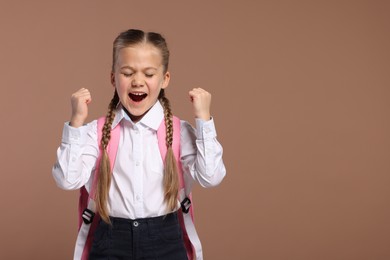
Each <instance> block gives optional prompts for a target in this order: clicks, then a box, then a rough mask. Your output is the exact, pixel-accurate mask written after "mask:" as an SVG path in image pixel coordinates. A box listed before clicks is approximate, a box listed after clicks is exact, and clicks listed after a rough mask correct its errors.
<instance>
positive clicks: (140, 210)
mask: <svg viewBox="0 0 390 260" xmlns="http://www.w3.org/2000/svg"><path fill="white" fill-rule="evenodd" d="M132 134H133V135H134V136H133V138H132V139H133V140H134V145H133V156H134V167H133V168H134V183H135V185H134V205H135V210H136V212H135V213H136V214H135V215H136V216H137V217H140V218H142V217H144V206H143V167H142V165H143V163H142V162H143V147H142V131H141V129H140V127H139V126H137V125H135V126H134V130H133V131H132Z"/></svg>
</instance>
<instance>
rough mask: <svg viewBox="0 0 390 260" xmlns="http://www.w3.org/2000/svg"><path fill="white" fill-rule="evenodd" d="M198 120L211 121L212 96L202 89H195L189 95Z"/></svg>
mask: <svg viewBox="0 0 390 260" xmlns="http://www.w3.org/2000/svg"><path fill="white" fill-rule="evenodd" d="M188 94H189V95H190V99H191V102H192V106H193V109H194V114H195V117H196V118H200V119H203V120H206V121H208V120H210V117H211V115H210V106H211V94H210V93H209V92H207V91H206V90H204V89H202V88H194V89H192V90H191V91H190V92H189V93H188Z"/></svg>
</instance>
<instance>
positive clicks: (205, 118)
mask: <svg viewBox="0 0 390 260" xmlns="http://www.w3.org/2000/svg"><path fill="white" fill-rule="evenodd" d="M195 117H196V118H198V119H202V120H204V121H209V120H210V119H211V115H210V113H204V114H201V115H197V116H195Z"/></svg>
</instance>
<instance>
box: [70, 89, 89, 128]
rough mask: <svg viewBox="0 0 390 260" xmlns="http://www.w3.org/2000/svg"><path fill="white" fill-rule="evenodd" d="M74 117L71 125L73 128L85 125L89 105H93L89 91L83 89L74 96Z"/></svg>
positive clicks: (72, 100)
mask: <svg viewBox="0 0 390 260" xmlns="http://www.w3.org/2000/svg"><path fill="white" fill-rule="evenodd" d="M70 100H71V104H72V117H71V119H70V125H71V126H73V127H80V126H82V125H83V124H84V122H85V120H86V119H87V116H88V104H90V103H91V101H92V98H91V93H89V90H88V89H85V88H81V89H79V90H78V91H77V92H75V93H73V94H72V97H71V99H70Z"/></svg>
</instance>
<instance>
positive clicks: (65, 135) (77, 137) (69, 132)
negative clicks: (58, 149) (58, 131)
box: [62, 122, 88, 144]
mask: <svg viewBox="0 0 390 260" xmlns="http://www.w3.org/2000/svg"><path fill="white" fill-rule="evenodd" d="M87 128H88V126H86V125H84V126H80V127H78V128H75V127H72V126H70V125H69V122H66V123H65V124H64V129H63V130H62V142H63V143H67V144H84V143H86V140H87V134H88V131H87Z"/></svg>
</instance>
